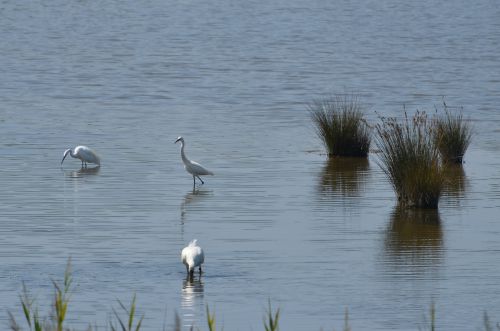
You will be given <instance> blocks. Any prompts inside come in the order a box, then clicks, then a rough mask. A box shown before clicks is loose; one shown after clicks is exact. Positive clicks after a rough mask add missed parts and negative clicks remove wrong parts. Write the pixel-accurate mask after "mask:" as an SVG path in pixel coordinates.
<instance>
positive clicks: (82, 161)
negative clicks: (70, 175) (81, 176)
mask: <svg viewBox="0 0 500 331" xmlns="http://www.w3.org/2000/svg"><path fill="white" fill-rule="evenodd" d="M82 168H83V160H82Z"/></svg>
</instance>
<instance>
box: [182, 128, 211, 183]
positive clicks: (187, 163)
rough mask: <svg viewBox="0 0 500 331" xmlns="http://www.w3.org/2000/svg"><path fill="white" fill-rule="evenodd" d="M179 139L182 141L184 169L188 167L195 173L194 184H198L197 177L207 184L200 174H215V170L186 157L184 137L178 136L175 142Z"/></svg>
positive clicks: (191, 172) (189, 170) (188, 170)
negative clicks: (212, 170) (210, 169)
mask: <svg viewBox="0 0 500 331" xmlns="http://www.w3.org/2000/svg"><path fill="white" fill-rule="evenodd" d="M178 141H180V142H181V157H182V162H183V163H184V169H186V171H187V172H189V173H190V174H191V175H193V186H195V185H196V178H198V179H199V180H200V181H201V184H205V182H204V181H203V179H201V178H200V176H207V175H213V172H211V171H209V170H207V169H205V168H204V167H203V166H202V165H201V164H199V163H197V162H195V161H191V160H190V159H188V158H187V157H186V154H184V138H182V137H179V138H177V140H176V141H175V143H174V144H176V143H177V142H178Z"/></svg>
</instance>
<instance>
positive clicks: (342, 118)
mask: <svg viewBox="0 0 500 331" xmlns="http://www.w3.org/2000/svg"><path fill="white" fill-rule="evenodd" d="M309 112H310V114H311V118H312V120H313V122H314V124H315V126H316V132H317V134H318V136H319V138H320V139H321V140H322V141H323V143H324V145H325V147H326V149H327V151H328V155H329V156H355V157H366V156H367V155H368V151H369V149H370V142H371V135H370V128H369V126H368V124H367V123H366V121H365V120H364V114H363V111H362V107H361V105H360V102H359V100H358V98H357V97H356V96H337V97H333V98H330V99H325V100H320V101H315V102H313V103H312V104H311V105H309Z"/></svg>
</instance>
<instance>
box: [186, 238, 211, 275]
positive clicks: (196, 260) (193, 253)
mask: <svg viewBox="0 0 500 331" xmlns="http://www.w3.org/2000/svg"><path fill="white" fill-rule="evenodd" d="M181 260H182V263H184V265H185V266H186V271H187V274H188V276H189V277H190V278H193V275H194V269H195V268H196V267H199V270H200V275H201V264H202V263H203V262H205V254H204V253H203V249H201V247H200V246H198V241H197V240H196V239H193V240H191V242H190V243H189V245H188V246H186V247H184V248H183V249H182V252H181Z"/></svg>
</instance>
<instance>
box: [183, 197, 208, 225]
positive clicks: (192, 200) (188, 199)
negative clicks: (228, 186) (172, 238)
mask: <svg viewBox="0 0 500 331" xmlns="http://www.w3.org/2000/svg"><path fill="white" fill-rule="evenodd" d="M211 194H212V191H207V190H202V189H194V188H193V190H191V191H189V192H188V193H186V195H184V199H183V200H182V203H181V208H180V209H181V221H182V223H183V224H184V221H185V220H186V212H187V209H188V205H190V204H192V203H195V202H196V201H200V200H202V199H203V198H204V197H208V196H210V195H211Z"/></svg>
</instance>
